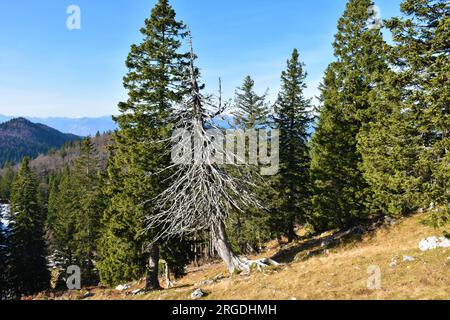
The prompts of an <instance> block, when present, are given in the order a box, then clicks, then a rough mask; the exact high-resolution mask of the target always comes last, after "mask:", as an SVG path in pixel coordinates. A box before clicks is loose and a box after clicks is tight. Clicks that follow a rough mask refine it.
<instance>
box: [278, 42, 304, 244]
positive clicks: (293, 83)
mask: <svg viewBox="0 0 450 320" xmlns="http://www.w3.org/2000/svg"><path fill="white" fill-rule="evenodd" d="M303 68H304V64H303V63H302V62H300V60H299V53H298V51H297V49H294V51H293V53H292V58H291V59H289V60H288V61H287V69H286V71H283V72H282V74H281V83H282V88H281V92H280V93H279V95H278V100H277V102H276V104H275V117H274V120H275V125H276V127H277V128H278V129H279V130H280V151H279V153H280V172H279V174H278V175H277V176H276V182H275V190H277V192H278V197H277V198H278V201H277V202H278V204H277V215H276V216H277V217H278V219H279V223H277V224H276V225H277V226H278V227H279V228H282V229H281V230H282V233H283V234H284V235H286V236H287V237H288V239H289V241H292V240H294V239H295V238H296V234H295V232H294V225H295V222H296V221H303V222H304V221H305V220H306V214H307V212H308V209H309V208H310V204H309V201H310V194H309V193H310V186H309V167H310V156H309V149H308V139H309V134H308V128H309V127H310V125H311V121H312V119H311V116H310V112H311V101H310V99H306V98H305V97H304V93H303V92H304V90H305V88H306V84H305V78H306V75H307V74H306V72H305V71H304V69H303Z"/></svg>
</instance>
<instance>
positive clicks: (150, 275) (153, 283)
mask: <svg viewBox="0 0 450 320" xmlns="http://www.w3.org/2000/svg"><path fill="white" fill-rule="evenodd" d="M158 264H159V246H158V245H154V246H152V248H151V249H150V255H149V258H148V271H147V277H146V279H145V290H159V289H161V286H160V285H159V280H158V267H159V266H158Z"/></svg>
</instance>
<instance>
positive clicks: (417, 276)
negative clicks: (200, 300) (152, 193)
mask: <svg viewBox="0 0 450 320" xmlns="http://www.w3.org/2000/svg"><path fill="white" fill-rule="evenodd" d="M424 215H425V214H418V215H415V216H413V217H410V218H405V219H402V220H400V221H397V222H395V223H394V222H390V223H387V224H384V225H382V226H380V227H377V229H375V230H373V231H371V232H369V233H366V234H364V235H362V236H355V235H354V234H351V235H350V237H349V238H345V240H344V241H342V242H341V243H340V244H337V242H336V239H337V238H338V237H339V236H340V235H342V233H332V232H330V233H326V234H322V235H320V236H318V237H314V238H307V239H303V240H301V241H298V242H297V243H295V244H291V245H284V246H283V245H282V246H281V247H280V246H279V245H278V244H276V243H273V244H272V246H270V245H269V249H268V251H267V252H265V253H263V254H262V255H261V256H259V257H274V258H276V259H278V261H279V262H282V263H283V265H282V266H280V267H278V268H276V269H274V268H268V269H265V270H263V272H258V271H256V270H255V271H253V272H252V274H250V275H236V276H233V277H229V276H228V275H227V273H226V270H225V267H224V265H223V264H222V263H220V262H215V263H212V264H209V265H205V266H202V267H198V268H194V267H191V268H189V270H188V274H187V275H186V276H185V277H183V278H182V279H179V280H177V282H176V284H175V286H174V287H173V288H170V289H165V290H162V291H157V292H150V293H146V294H142V295H132V294H131V292H132V291H133V290H135V289H137V288H143V286H144V281H143V280H142V281H140V282H136V283H133V284H131V286H130V288H129V289H127V290H124V291H118V290H114V289H105V288H98V287H96V288H87V289H84V290H82V291H81V292H78V291H72V292H66V293H64V294H63V295H61V294H56V295H55V294H54V293H52V294H41V295H39V296H38V297H37V298H49V297H50V298H57V299H78V298H82V297H83V296H84V295H85V294H86V293H87V292H89V293H90V295H92V296H91V297H90V298H88V299H144V300H145V299H154V300H158V299H163V300H165V299H190V294H191V293H192V292H193V291H194V290H195V289H196V288H201V289H202V290H203V291H205V292H206V293H207V296H206V297H205V298H204V299H214V300H230V299H231V300H234V299H237V300H246V299H257V300H259V299H282V300H286V299H287V300H294V299H298V300H304V299H450V272H449V271H450V248H437V249H434V250H429V251H424V252H422V251H421V250H419V247H418V244H419V242H420V241H421V240H422V239H424V238H427V237H430V236H435V235H436V236H440V235H442V230H440V231H439V230H435V229H433V228H430V227H427V226H425V225H423V224H421V221H422V219H423V218H424ZM342 239H344V238H342ZM334 242H335V243H336V245H335V246H334V247H333V243H334ZM324 245H326V246H329V247H328V249H324V248H323V246H324ZM253 258H257V257H253ZM371 266H372V268H373V266H377V267H379V270H380V271H381V278H380V280H381V289H379V290H370V289H368V287H367V281H368V279H369V277H370V276H371V275H373V273H371V271H370V269H368V268H369V267H371ZM368 271H369V272H368ZM161 284H164V281H163V279H161Z"/></svg>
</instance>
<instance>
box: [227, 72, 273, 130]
mask: <svg viewBox="0 0 450 320" xmlns="http://www.w3.org/2000/svg"><path fill="white" fill-rule="evenodd" d="M254 87H255V81H253V79H252V78H251V77H250V76H247V77H245V79H244V83H243V84H242V86H241V87H239V88H238V89H237V90H236V97H235V100H234V107H235V109H236V110H235V112H234V114H233V115H234V120H235V123H236V124H237V125H239V127H241V128H243V129H255V128H258V127H261V126H263V125H265V124H266V123H267V121H268V116H269V112H270V110H269V107H268V104H267V102H266V98H267V92H266V93H264V94H263V95H258V94H257V93H256V92H255V89H254Z"/></svg>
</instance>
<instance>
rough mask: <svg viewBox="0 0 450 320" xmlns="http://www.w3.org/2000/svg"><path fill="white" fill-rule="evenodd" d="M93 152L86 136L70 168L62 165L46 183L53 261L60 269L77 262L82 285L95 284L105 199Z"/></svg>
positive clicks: (97, 164) (90, 142)
mask: <svg viewBox="0 0 450 320" xmlns="http://www.w3.org/2000/svg"><path fill="white" fill-rule="evenodd" d="M95 154H96V152H95V146H94V144H93V143H92V141H91V139H90V138H86V139H85V140H84V142H83V144H82V146H81V154H80V157H79V158H77V159H76V160H75V164H74V166H73V169H72V170H70V169H69V167H68V166H66V167H65V168H64V170H63V172H62V173H61V177H60V178H59V179H58V178H57V177H53V178H52V179H50V186H49V197H48V199H49V200H48V212H49V213H48V219H47V221H48V224H49V225H50V227H51V236H52V238H53V248H52V249H54V257H55V260H56V261H55V262H56V264H57V266H58V267H59V268H60V269H62V270H63V271H65V270H66V269H67V267H68V266H70V265H77V266H79V267H80V269H81V276H82V284H83V285H92V284H97V283H98V280H99V276H98V272H97V270H96V267H95V263H96V255H97V241H98V238H99V236H100V234H99V229H100V217H101V214H102V213H103V211H104V207H105V203H106V200H105V198H104V195H103V189H102V185H103V178H102V176H101V169H100V160H99V159H98V157H97V156H95ZM58 180H60V182H59V184H58V183H57V181H58Z"/></svg>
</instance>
